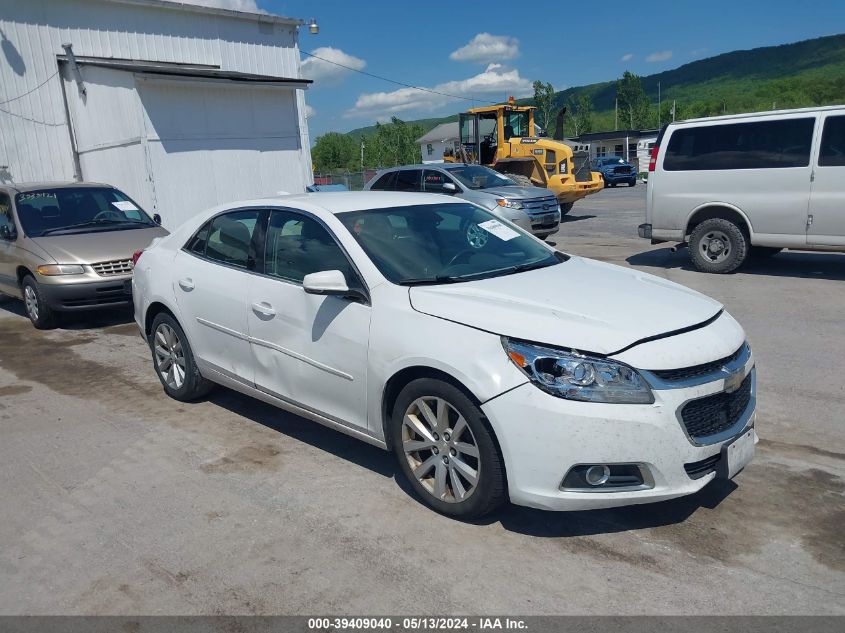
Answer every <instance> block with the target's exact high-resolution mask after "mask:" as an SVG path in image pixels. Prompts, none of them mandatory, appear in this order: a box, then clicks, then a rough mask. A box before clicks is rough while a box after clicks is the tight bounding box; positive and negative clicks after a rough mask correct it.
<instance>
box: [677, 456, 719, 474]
mask: <svg viewBox="0 0 845 633" xmlns="http://www.w3.org/2000/svg"><path fill="white" fill-rule="evenodd" d="M721 458H722V455H721V453H716V454H715V455H711V456H710V457H705V458H704V459H702V460H700V461H697V462H692V463H691V464H684V470H685V471H687V475H689V478H690V479H701V478H702V477H704V476H705V475H709V474H710V473H712V472H713V471H715V470H716V469H717V468H718V467H719V460H720V459H721Z"/></svg>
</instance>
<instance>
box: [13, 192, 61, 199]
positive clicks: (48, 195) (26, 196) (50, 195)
mask: <svg viewBox="0 0 845 633" xmlns="http://www.w3.org/2000/svg"><path fill="white" fill-rule="evenodd" d="M35 198H52V199H53V200H55V199H56V194H54V193H50V192H49V191H35V192H33V193H22V194H19V195H18V200H34V199H35Z"/></svg>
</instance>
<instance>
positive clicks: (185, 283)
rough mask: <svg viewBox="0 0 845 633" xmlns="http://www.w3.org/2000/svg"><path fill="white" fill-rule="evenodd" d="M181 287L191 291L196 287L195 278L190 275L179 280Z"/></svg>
mask: <svg viewBox="0 0 845 633" xmlns="http://www.w3.org/2000/svg"><path fill="white" fill-rule="evenodd" d="M179 287H180V288H181V289H182V290H184V291H185V292H190V291H191V290H193V289H194V280H193V279H191V278H190V277H185V278H184V279H180V280H179Z"/></svg>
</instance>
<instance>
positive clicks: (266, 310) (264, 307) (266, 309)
mask: <svg viewBox="0 0 845 633" xmlns="http://www.w3.org/2000/svg"><path fill="white" fill-rule="evenodd" d="M252 311H253V312H255V313H256V314H260V315H262V316H266V317H274V316H276V311H275V310H274V309H273V306H271V305H270V304H269V303H267V302H266V301H261V302H260V303H253V304H252Z"/></svg>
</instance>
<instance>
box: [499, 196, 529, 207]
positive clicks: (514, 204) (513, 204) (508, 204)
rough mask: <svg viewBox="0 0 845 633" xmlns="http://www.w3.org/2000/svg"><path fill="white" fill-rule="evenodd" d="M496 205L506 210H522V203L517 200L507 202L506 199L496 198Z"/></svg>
mask: <svg viewBox="0 0 845 633" xmlns="http://www.w3.org/2000/svg"><path fill="white" fill-rule="evenodd" d="M496 204H498V205H499V206H500V207H507V208H508V209H522V208H523V207H522V203H521V202H520V201H519V200H509V199H508V198H496Z"/></svg>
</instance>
